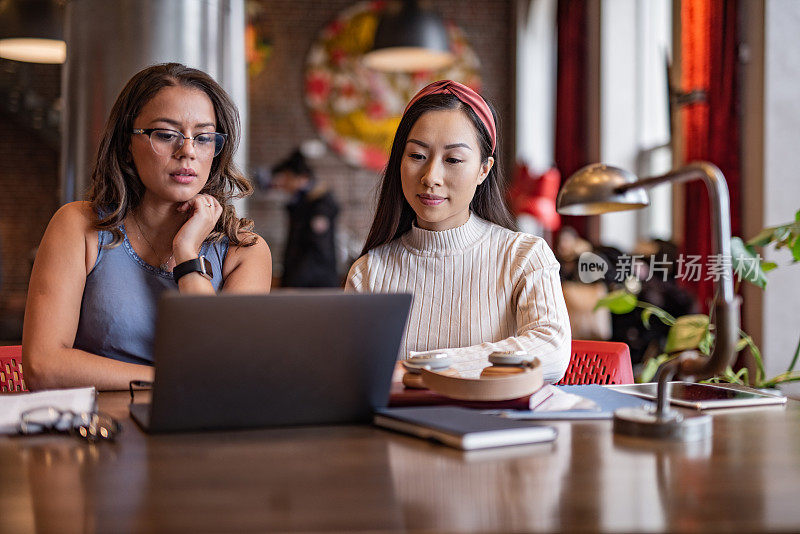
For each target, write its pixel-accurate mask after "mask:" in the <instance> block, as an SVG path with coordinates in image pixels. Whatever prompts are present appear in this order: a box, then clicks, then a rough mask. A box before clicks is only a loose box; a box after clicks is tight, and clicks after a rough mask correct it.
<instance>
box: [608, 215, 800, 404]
mask: <svg viewBox="0 0 800 534" xmlns="http://www.w3.org/2000/svg"><path fill="white" fill-rule="evenodd" d="M767 246H773V247H774V248H775V249H776V250H779V249H783V248H785V249H788V250H789V251H790V252H791V255H792V261H791V263H792V264H794V263H798V262H800V211H798V212H797V213H796V214H795V220H794V221H792V222H790V223H786V224H782V225H778V226H772V227H769V228H765V229H764V230H762V231H761V232H760V233H759V234H758V235H757V236H755V237H754V238H752V239H750V240H749V241H747V242H745V241H743V240H742V239H741V238H739V237H734V238H732V240H731V252H732V258H731V264H732V266H733V270H734V273H736V275H737V285H738V284H739V283H740V281H741V280H745V281H747V282H750V283H752V284H754V285H756V286H758V287H760V288H761V289H764V288H765V287H766V284H767V277H766V273H768V272H769V271H771V270H773V269H775V268H777V266H778V265H777V264H776V263H773V262H766V261H764V260H763V258H762V257H761V255H760V254H759V252H758V248H762V249H763V247H767ZM595 308H596V309H597V308H608V309H609V310H610V311H611V313H616V314H624V313H630V312H632V311H634V310H636V309H637V308H638V309H641V319H642V322H643V324H644V325H645V326H646V327H648V328H649V327H650V321H651V320H652V319H653V318H656V319H658V320H659V321H661V322H663V323H664V324H666V325H667V326H668V327H669V332H668V334H667V341H666V343H665V346H664V351H663V352H662V353H661V354H659V355H658V356H657V357H654V358H651V359H649V360H648V361H647V362H645V365H644V367H643V368H642V370H641V372H640V374H639V377H638V381H640V382H649V381H651V380H652V379H653V377H654V375H655V372H656V370H657V369H658V367H659V365H661V364H662V363H663V362H665V361H667V360H669V359H671V358H674V357H676V356H678V355H679V354H680V353H682V352H684V351H698V352H700V353H702V354H704V355H706V356H707V355H709V354H710V353H711V349H712V347H713V345H714V331H713V325H712V324H711V321H710V320H709V316H708V315H704V314H692V315H684V316H681V317H677V318H676V317H673V316H672V315H670V314H669V313H667V312H666V311H664V310H663V309H661V308H659V307H657V306H654V305H652V304H650V303H647V302H643V301H640V300H639V299H638V298H637V297H636V295H634V294H633V293H630V292H629V291H627V290H625V289H621V290H618V291H613V292H611V293H609V294H608V295H607V296H605V297H604V298H602V299H600V300H599V301H598V302H597V305H596V307H595ZM713 312H714V311H713V310H711V313H713ZM744 349H748V350H749V351H750V354H751V355H752V358H753V361H754V363H755V370H754V372H753V373H752V375H753V376H751V373H750V370H749V369H748V368H747V367H743V368H741V369H740V370H738V371H736V372H734V371H733V369H731V368H730V367H728V368H727V369H726V370H725V372H724V373H723V374H722V375H719V376H716V377H712V378H711V379H709V380H707V382H726V383H731V384H740V385H745V386H750V387H754V388H759V389H770V388H775V387H776V386H778V385H779V384H782V383H787V382H796V381H800V370H795V366H796V365H797V362H798V359H800V338H799V339H798V342H797V346H796V348H795V351H794V355H793V357H792V359H791V362H790V363H789V367H788V369H787V370H786V371H785V372H783V373H780V374H778V375H776V376H773V377H767V376H766V373H765V371H764V361H763V358H762V357H761V351H760V350H759V349H758V347H757V346H756V344H755V343H754V342H753V339H752V338H751V337H750V336H749V335H748V334H747V333H746V332H744V331H743V330H741V329H740V330H739V342H738V344H737V346H736V350H737V352H739V351H741V350H744Z"/></svg>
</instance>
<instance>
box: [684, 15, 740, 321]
mask: <svg viewBox="0 0 800 534" xmlns="http://www.w3.org/2000/svg"><path fill="white" fill-rule="evenodd" d="M681 28H682V30H681V48H682V74H681V88H682V90H683V91H687V92H688V91H692V90H703V91H705V93H706V99H705V101H704V102H699V103H695V104H690V105H688V106H685V107H684V108H683V109H682V110H681V117H680V120H682V123H683V127H684V132H685V159H686V161H687V162H691V161H695V160H707V161H710V162H712V163H714V164H715V165H717V166H718V167H719V168H720V170H722V173H723V174H724V175H725V178H726V180H727V182H728V189H729V191H730V200H731V226H732V228H731V230H732V232H733V235H740V234H741V207H740V191H741V184H740V182H741V176H740V165H739V149H740V146H739V105H738V102H739V98H738V97H739V88H738V83H737V82H738V80H737V64H736V60H737V55H736V54H737V35H736V2H734V1H726V0H683V1H682V2H681ZM684 233H685V235H684V237H683V252H684V254H687V255H700V256H702V258H703V264H704V265H705V264H707V261H708V256H709V255H710V254H711V222H710V211H709V204H708V194H707V192H706V187H705V185H704V184H702V183H700V182H692V183H690V184H687V185H686V211H685V212H684ZM703 278H705V273H704V276H703V277H701V280H699V281H697V282H688V281H687V282H686V284H687V285H688V286H689V287H690V288H692V289H693V290H694V291H695V293H696V294H697V297H698V300H699V301H700V303H701V306H702V307H703V309H704V310H706V311H707V310H708V303H709V301H710V300H711V299H712V298H713V296H714V295H713V294H712V293H713V287H712V281H711V280H703Z"/></svg>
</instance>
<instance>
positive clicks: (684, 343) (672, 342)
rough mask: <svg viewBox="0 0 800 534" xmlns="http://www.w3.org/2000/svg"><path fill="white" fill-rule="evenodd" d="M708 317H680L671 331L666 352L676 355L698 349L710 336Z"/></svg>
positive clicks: (697, 315)
mask: <svg viewBox="0 0 800 534" xmlns="http://www.w3.org/2000/svg"><path fill="white" fill-rule="evenodd" d="M708 323H709V321H708V315H702V314H695V315H684V316H683V317H678V318H677V319H676V321H675V324H674V325H673V326H672V327H671V328H670V329H669V333H668V334H667V343H666V346H665V347H664V351H665V352H667V353H670V354H672V353H675V352H680V351H683V350H692V349H696V348H698V347H699V346H700V344H701V343H702V342H703V340H704V338H705V337H706V335H707V334H708V332H709V330H708Z"/></svg>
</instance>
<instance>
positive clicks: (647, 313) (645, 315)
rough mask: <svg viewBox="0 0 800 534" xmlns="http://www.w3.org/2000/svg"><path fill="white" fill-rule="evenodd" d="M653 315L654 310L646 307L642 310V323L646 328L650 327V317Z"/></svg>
mask: <svg viewBox="0 0 800 534" xmlns="http://www.w3.org/2000/svg"><path fill="white" fill-rule="evenodd" d="M652 316H653V310H651V309H650V308H645V309H643V310H642V324H643V325H644V327H645V328H647V329H650V317H652Z"/></svg>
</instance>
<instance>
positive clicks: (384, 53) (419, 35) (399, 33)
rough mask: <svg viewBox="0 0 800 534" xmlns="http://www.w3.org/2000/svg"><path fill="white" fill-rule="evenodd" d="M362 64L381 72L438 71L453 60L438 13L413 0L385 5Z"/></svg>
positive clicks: (448, 41)
mask: <svg viewBox="0 0 800 534" xmlns="http://www.w3.org/2000/svg"><path fill="white" fill-rule="evenodd" d="M363 61H364V64H365V65H366V66H367V67H369V68H372V69H375V70H380V71H385V72H417V71H427V70H439V69H443V68H445V67H447V66H448V65H450V64H451V63H453V61H455V55H454V54H453V53H452V52H451V51H450V40H449V38H448V36H447V29H446V28H445V26H444V22H443V21H442V18H441V17H440V16H439V14H438V13H436V12H434V11H432V10H429V9H423V8H422V7H420V6H419V4H418V3H417V2H416V1H415V0H405V1H403V2H402V5H400V6H398V5H397V4H394V5H391V4H390V5H389V6H387V7H386V9H385V10H384V11H383V13H382V14H381V17H380V21H379V22H378V26H377V28H376V30H375V41H374V43H373V45H372V49H371V50H370V51H369V52H367V53H366V54H364V58H363Z"/></svg>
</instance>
